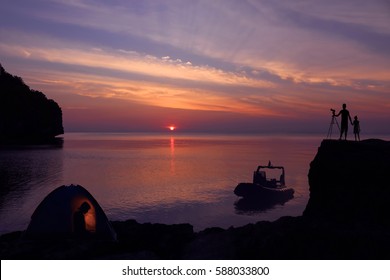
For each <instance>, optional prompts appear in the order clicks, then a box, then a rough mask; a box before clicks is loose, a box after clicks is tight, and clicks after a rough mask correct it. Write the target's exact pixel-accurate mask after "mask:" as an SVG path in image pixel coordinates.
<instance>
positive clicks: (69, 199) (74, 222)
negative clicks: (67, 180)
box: [24, 185, 116, 240]
mask: <svg viewBox="0 0 390 280" xmlns="http://www.w3.org/2000/svg"><path fill="white" fill-rule="evenodd" d="M86 205H87V207H85V206H86ZM80 216H81V219H82V221H81V223H82V224H81V225H80ZM80 226H82V227H83V229H84V232H83V233H80V230H78V228H80ZM24 236H25V238H28V239H48V238H59V237H80V236H82V237H83V238H99V239H107V240H116V233H115V231H114V229H113V228H112V226H111V224H110V222H109V221H108V219H107V217H106V214H105V213H104V211H103V209H102V208H101V207H100V206H99V204H98V202H97V201H96V200H95V199H94V198H93V196H92V195H91V194H90V193H89V192H88V191H87V190H86V189H85V188H83V187H82V186H79V185H70V186H61V187H58V188H57V189H55V190H54V191H52V192H51V193H49V194H48V195H47V196H46V197H45V198H44V199H43V200H42V202H41V203H40V204H39V205H38V207H37V208H36V209H35V211H34V213H33V215H32V216H31V221H30V224H29V225H28V227H27V230H26V232H25V235H24Z"/></svg>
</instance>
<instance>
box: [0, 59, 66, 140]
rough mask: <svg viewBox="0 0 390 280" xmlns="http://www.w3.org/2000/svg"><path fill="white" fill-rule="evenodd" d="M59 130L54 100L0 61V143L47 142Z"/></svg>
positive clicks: (58, 110)
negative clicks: (29, 84) (33, 87)
mask: <svg viewBox="0 0 390 280" xmlns="http://www.w3.org/2000/svg"><path fill="white" fill-rule="evenodd" d="M63 133H64V128H63V126H62V111H61V108H60V107H59V106H58V104H57V103H56V102H55V101H54V100H51V99H47V97H46V96H45V95H44V94H43V93H42V92H39V91H35V90H32V89H30V88H29V87H28V86H27V85H26V84H25V83H24V82H23V80H22V78H20V77H17V76H13V75H11V74H9V73H7V72H6V71H5V70H4V68H3V67H2V66H1V64H0V143H8V144H9V143H11V144H14V143H40V142H50V141H52V140H53V139H54V138H55V137H56V136H58V135H61V134H63Z"/></svg>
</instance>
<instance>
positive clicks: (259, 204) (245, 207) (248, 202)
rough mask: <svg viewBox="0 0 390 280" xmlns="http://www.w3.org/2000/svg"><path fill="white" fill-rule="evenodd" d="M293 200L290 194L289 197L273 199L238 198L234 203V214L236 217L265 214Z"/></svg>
mask: <svg viewBox="0 0 390 280" xmlns="http://www.w3.org/2000/svg"><path fill="white" fill-rule="evenodd" d="M293 198H294V195H293V194H292V193H291V194H289V195H283V196H275V197H266V198H264V197H252V198H240V199H239V200H237V201H236V202H235V203H234V208H235V212H236V214H238V215H254V214H258V213H262V212H266V211H267V210H269V209H273V208H274V207H275V206H278V205H284V204H285V203H286V202H287V201H289V200H291V199H293Z"/></svg>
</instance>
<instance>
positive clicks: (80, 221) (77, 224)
mask: <svg viewBox="0 0 390 280" xmlns="http://www.w3.org/2000/svg"><path fill="white" fill-rule="evenodd" d="M89 209H91V206H90V205H89V204H88V202H85V201H84V202H83V203H82V204H81V205H80V207H79V209H78V210H77V211H76V212H75V213H74V215H73V230H74V233H75V235H77V236H85V235H88V234H89V232H88V230H87V227H86V223H85V214H87V213H88V211H89Z"/></svg>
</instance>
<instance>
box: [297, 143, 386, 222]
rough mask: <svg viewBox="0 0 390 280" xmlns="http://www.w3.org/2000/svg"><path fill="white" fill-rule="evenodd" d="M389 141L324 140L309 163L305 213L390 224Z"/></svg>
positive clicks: (333, 219) (340, 219) (314, 216)
mask: <svg viewBox="0 0 390 280" xmlns="http://www.w3.org/2000/svg"><path fill="white" fill-rule="evenodd" d="M389 167H390V142H387V141H383V140H378V139H369V140H364V141H361V142H350V141H334V140H333V141H332V140H324V141H323V142H322V143H321V146H320V148H319V149H318V153H317V155H316V156H315V158H314V160H313V161H312V163H311V165H310V171H309V176H308V177H309V185H310V200H309V202H308V204H307V207H306V209H305V212H304V216H305V217H307V218H314V219H326V220H330V221H333V222H341V223H346V222H348V223H365V224H368V223H370V224H376V225H378V224H384V223H385V224H387V225H389V221H390V220H389V218H388V212H387V211H388V208H389V201H390V183H389V178H388V173H387V172H388V170H389Z"/></svg>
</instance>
